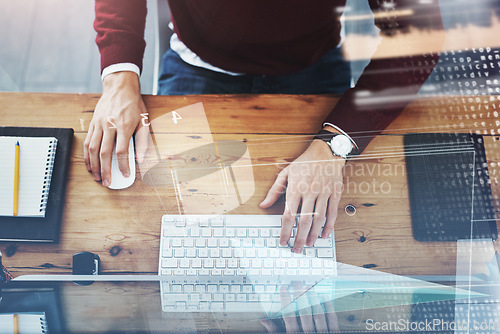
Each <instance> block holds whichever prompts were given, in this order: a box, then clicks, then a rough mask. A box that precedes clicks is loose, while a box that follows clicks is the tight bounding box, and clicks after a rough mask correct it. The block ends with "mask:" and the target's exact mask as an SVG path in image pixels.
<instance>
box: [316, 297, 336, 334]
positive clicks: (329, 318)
mask: <svg viewBox="0 0 500 334" xmlns="http://www.w3.org/2000/svg"><path fill="white" fill-rule="evenodd" d="M321 297H322V298H321V300H322V301H323V308H324V310H325V316H326V323H327V325H328V330H329V331H330V332H334V331H339V330H340V327H339V320H338V318H337V313H335V308H334V307H333V302H332V300H329V299H328V296H326V295H321Z"/></svg>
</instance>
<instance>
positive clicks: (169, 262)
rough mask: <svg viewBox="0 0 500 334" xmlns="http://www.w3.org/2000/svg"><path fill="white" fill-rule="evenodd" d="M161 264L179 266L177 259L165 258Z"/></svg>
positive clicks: (167, 266)
mask: <svg viewBox="0 0 500 334" xmlns="http://www.w3.org/2000/svg"><path fill="white" fill-rule="evenodd" d="M161 266H162V267H163V268H177V259H163V260H161Z"/></svg>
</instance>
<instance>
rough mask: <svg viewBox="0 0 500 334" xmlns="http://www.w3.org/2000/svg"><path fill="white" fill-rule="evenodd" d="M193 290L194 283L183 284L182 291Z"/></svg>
mask: <svg viewBox="0 0 500 334" xmlns="http://www.w3.org/2000/svg"><path fill="white" fill-rule="evenodd" d="M193 291H194V285H192V284H185V285H184V292H193Z"/></svg>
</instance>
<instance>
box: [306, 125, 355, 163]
mask: <svg viewBox="0 0 500 334" xmlns="http://www.w3.org/2000/svg"><path fill="white" fill-rule="evenodd" d="M314 139H321V140H322V141H324V142H325V143H327V144H328V146H330V149H331V150H332V153H333V154H334V155H336V156H339V157H342V158H344V159H345V158H347V156H348V155H349V154H351V152H352V151H353V149H354V145H353V144H352V142H351V140H350V139H349V137H347V136H346V135H343V134H341V133H335V132H330V131H327V130H322V131H320V132H319V133H318V134H317V135H316V136H315V137H314Z"/></svg>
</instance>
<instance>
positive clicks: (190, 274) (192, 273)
mask: <svg viewBox="0 0 500 334" xmlns="http://www.w3.org/2000/svg"><path fill="white" fill-rule="evenodd" d="M196 274H197V273H196V270H195V269H187V270H186V275H188V276H196Z"/></svg>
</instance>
